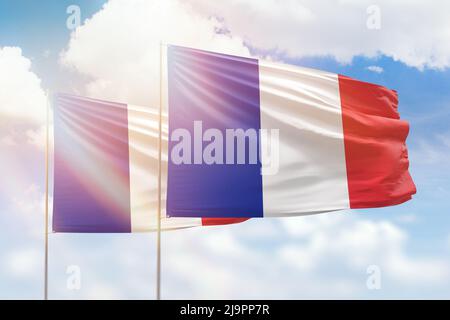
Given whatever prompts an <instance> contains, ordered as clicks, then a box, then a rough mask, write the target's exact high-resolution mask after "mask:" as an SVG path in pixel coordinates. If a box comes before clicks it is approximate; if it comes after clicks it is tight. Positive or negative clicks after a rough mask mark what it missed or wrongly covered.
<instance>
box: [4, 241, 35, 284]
mask: <svg viewBox="0 0 450 320" xmlns="http://www.w3.org/2000/svg"><path fill="white" fill-rule="evenodd" d="M2 261H3V267H4V270H5V272H7V273H8V274H9V275H11V276H13V277H17V278H32V277H35V276H36V275H37V274H38V273H39V271H41V270H42V268H41V266H40V263H41V262H42V255H41V252H40V250H38V249H37V248H22V249H19V248H15V250H13V251H10V252H9V253H8V254H7V255H6V256H5V257H3V259H2ZM41 272H42V271H41Z"/></svg>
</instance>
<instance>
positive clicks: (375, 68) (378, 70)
mask: <svg viewBox="0 0 450 320" xmlns="http://www.w3.org/2000/svg"><path fill="white" fill-rule="evenodd" d="M366 69H367V70H369V71H372V72H375V73H383V72H384V69H383V68H382V67H380V66H368V67H367V68H366Z"/></svg>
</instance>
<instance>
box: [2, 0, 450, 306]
mask: <svg viewBox="0 0 450 320" xmlns="http://www.w3.org/2000/svg"><path fill="white" fill-rule="evenodd" d="M105 2H107V1H92V0H90V1H88V0H86V1H73V0H71V1H65V0H64V1H58V2H55V1H50V0H43V1H39V2H36V1H31V0H30V1H25V0H22V1H8V0H0V49H2V48H5V47H19V48H21V50H22V51H21V57H23V58H26V59H28V60H29V61H30V63H31V65H30V69H29V72H31V73H33V74H35V76H37V77H38V78H39V79H40V80H41V82H40V84H39V88H38V89H40V90H42V91H45V90H52V91H68V92H76V93H81V94H85V95H95V96H98V97H102V98H105V99H115V100H118V101H127V102H128V101H130V102H135V101H136V102H140V103H142V102H143V103H147V102H149V101H150V102H151V101H153V100H152V99H153V96H152V92H153V91H152V90H153V89H152V90H150V91H151V92H150V93H149V94H148V96H147V95H146V91H145V86H147V85H148V87H150V85H151V84H152V83H153V82H152V81H153V80H154V79H155V78H154V75H153V73H154V70H153V69H152V68H153V65H152V64H149V65H147V63H146V62H145V61H141V60H140V58H142V56H137V57H133V58H130V57H128V56H130V52H131V53H132V54H133V52H137V51H139V52H148V53H149V57H152V52H153V51H152V50H153V49H152V47H151V46H150V45H149V46H146V44H145V41H146V39H148V41H149V42H151V41H153V40H154V39H156V38H158V36H159V32H160V33H161V37H166V38H167V39H168V41H173V42H176V43H178V42H183V43H186V44H190V45H192V46H198V47H206V48H211V49H215V50H218V51H220V50H222V49H223V50H228V49H229V50H231V52H233V53H243V54H244V53H245V51H247V52H251V53H253V54H254V55H264V56H266V55H269V56H270V57H271V58H274V59H277V60H282V61H283V62H285V63H290V64H295V65H299V66H307V67H312V68H317V69H322V70H327V71H331V72H335V73H340V74H345V75H347V76H350V77H354V78H357V79H360V80H363V81H368V82H374V83H378V84H381V85H385V86H387V87H389V88H393V89H395V90H397V91H398V94H399V99H400V105H399V110H400V113H401V115H402V118H404V119H405V120H407V121H409V122H410V125H411V132H410V135H409V137H408V141H407V144H408V148H409V155H410V161H411V168H410V171H411V174H412V176H413V178H414V181H415V183H416V185H417V189H418V193H417V195H416V196H415V197H414V199H413V200H412V201H410V202H408V203H405V204H403V205H400V206H396V207H390V208H383V209H373V210H361V211H352V212H345V213H335V214H332V215H330V214H327V215H322V216H320V217H319V216H317V217H301V218H295V219H291V218H290V219H277V220H275V219H273V220H270V219H269V220H257V221H251V222H247V223H244V224H241V225H235V226H229V227H219V228H210V229H207V230H204V229H197V230H187V231H179V232H171V233H167V234H164V236H163V241H164V247H163V249H164V251H163V257H164V263H163V270H164V274H163V276H164V278H163V296H164V297H167V298H191V297H192V298H209V297H217V298H234V297H235V298H246V297H250V298H254V297H256V298H293V299H295V298H403V297H405V298H449V297H450V286H449V284H450V275H449V274H448V271H450V270H448V271H447V269H448V268H449V267H450V228H449V226H450V216H449V212H450V206H449V204H448V198H449V196H450V172H449V170H448V162H449V161H450V130H449V126H448V123H449V122H450V90H448V88H450V69H449V67H450V66H449V65H447V62H446V61H447V59H448V60H449V61H450V58H447V56H449V57H450V50H447V48H446V47H439V46H440V45H442V46H444V44H442V43H443V41H439V40H442V39H440V38H436V37H435V36H433V37H431V36H430V39H428V40H429V41H428V42H427V41H424V42H421V41H419V37H420V34H419V33H420V32H418V33H417V35H416V37H417V38H414V37H415V35H414V32H413V31H411V32H408V30H409V29H408V27H409V25H408V22H400V23H399V25H398V26H397V27H393V26H392V25H391V24H390V22H389V21H390V19H391V18H390V14H392V13H395V14H396V15H401V14H404V15H407V14H408V13H410V12H415V11H414V10H417V12H424V15H426V14H428V13H430V12H434V11H433V10H434V9H433V8H432V7H430V5H429V4H427V2H425V1H424V2H423V3H421V4H420V5H417V6H415V5H412V6H411V7H408V8H406V9H405V10H403V11H402V8H400V7H398V6H395V5H390V4H388V2H386V3H385V2H384V1H381V3H380V7H381V9H382V12H385V13H383V14H384V15H385V16H386V24H387V27H386V28H385V29H384V27H382V29H381V31H380V33H379V34H375V32H377V31H371V32H372V33H370V35H369V36H365V35H366V33H365V32H366V31H364V32H360V33H358V32H359V31H358V29H357V28H356V29H355V28H354V26H351V21H353V20H352V19H354V20H355V21H356V20H357V24H358V25H359V24H361V22H360V21H359V20H358V19H360V18H358V17H359V16H358V15H357V14H355V12H357V10H359V9H361V10H362V11H361V17H362V18H361V19H363V20H362V21H363V22H364V19H365V18H366V12H365V6H364V5H362V4H361V6H359V5H355V6H354V7H353V6H352V4H341V5H339V4H337V3H334V2H331V3H332V4H331V6H332V7H336V8H335V9H336V10H337V11H338V12H340V13H345V14H347V12H348V14H349V16H348V17H347V16H344V17H339V16H338V17H336V18H335V19H336V20H330V19H328V20H327V19H326V18H327V16H326V15H327V9H326V8H323V10H322V11H320V10H319V9H320V8H318V7H316V6H318V5H313V4H311V3H309V2H308V1H306V2H305V5H304V6H302V7H298V8H297V7H296V8H294V9H295V10H293V8H291V7H287V8H285V9H286V10H288V11H291V12H294V13H293V15H295V14H298V15H300V16H301V17H302V19H303V20H296V19H294V18H295V17H294V18H292V17H291V16H288V17H287V18H286V19H283V21H278V20H277V19H279V17H278V16H277V14H278V13H279V12H281V13H279V14H280V15H282V14H283V11H282V10H284V9H283V8H278V9H279V10H278V11H274V13H273V16H265V15H269V14H271V13H270V12H271V10H262V9H261V10H260V11H258V10H256V11H255V12H256V13H255V12H254V17H255V23H257V22H258V19H263V21H272V23H273V25H277V26H278V27H279V32H280V34H277V32H276V31H277V30H275V31H274V30H273V29H277V28H275V27H273V28H270V29H271V30H269V31H268V32H266V33H265V36H264V37H263V36H261V37H259V35H258V34H256V35H255V32H254V31H253V29H252V28H251V26H249V25H247V24H246V23H245V22H243V21H242V20H239V15H241V14H245V12H244V13H243V12H242V11H245V10H244V9H243V10H239V7H236V8H232V7H227V6H226V5H225V4H223V5H222V4H221V5H217V6H215V5H211V6H210V5H209V4H208V3H207V1H202V0H195V1H192V6H187V5H179V4H177V3H176V2H175V1H168V3H170V5H169V4H167V5H163V6H162V8H159V7H158V6H157V5H153V4H150V2H151V1H148V2H147V3H146V2H145V1H143V2H142V1H139V0H136V1H133V2H132V4H131V2H129V3H128V4H127V2H126V1H125V2H124V1H121V0H112V1H110V2H114V3H113V4H112V5H110V6H108V8H106V9H103V10H102V5H103V3H105ZM240 2H243V3H244V2H245V1H244V0H242V1H240ZM240 2H239V1H237V3H240ZM152 3H153V2H152ZM72 4H77V5H79V6H80V8H81V14H82V20H83V21H84V20H85V19H87V18H91V17H93V15H94V14H95V13H96V12H100V14H99V16H94V17H93V19H92V21H90V22H87V23H83V25H82V26H81V28H80V29H81V30H79V33H77V37H75V36H74V35H73V34H71V31H70V30H68V29H67V28H66V27H65V24H66V19H67V14H66V8H67V7H68V6H69V5H72ZM271 5H272V2H271V1H270V0H268V1H265V2H264V6H266V7H268V8H270V6H271ZM133 6H135V7H136V8H135V9H134V8H133ZM308 6H310V7H308ZM143 8H144V9H148V16H146V15H145V14H144V13H142V12H143V10H142V9H143ZM330 10H331V9H330ZM441 11H442V10H441ZM317 12H319V13H320V14H317V15H315V14H316V13H317ZM321 14H322V15H324V16H323V18H322V19H323V20H321V17H322V16H321ZM133 15H135V16H136V19H135V21H133V20H131V19H130V16H131V17H133ZM311 15H312V16H314V17H316V18H315V19H309V18H308V17H309V16H311ZM211 17H212V18H214V17H215V18H217V20H215V21H211V19H212V18H211ZM382 17H383V16H382ZM127 19H130V20H127ZM189 19H192V20H189ZM264 19H265V20H264ZM289 19H291V20H292V21H290V20H289ZM308 19H309V20H308ZM346 19H347V20H346ZM405 20H407V19H405ZM165 21H169V22H171V24H170V26H167V25H165V23H166V22H165ZM277 21H278V22H279V24H276V23H277ZM303 21H306V22H303ZM339 21H350V22H348V24H349V25H350V26H349V27H348V28H349V29H346V28H347V27H346V26H342V25H341V24H340V23H339ZM382 21H383V20H382ZM402 21H403V20H402ZM439 21H440V20H439V17H437V18H436V22H435V23H433V25H432V26H428V25H427V26H425V25H423V26H422V27H423V29H425V30H428V29H427V28H438V27H439V25H438V22H439ZM443 21H446V20H445V19H443ZM283 23H285V24H286V26H287V27H286V28H282V26H283ZM402 23H404V24H403V25H402ZM419 23H423V24H425V22H419ZM342 24H343V25H345V23H342ZM435 24H436V25H435ZM218 25H219V26H221V27H222V28H223V29H222V30H227V32H225V34H222V35H220V36H219V35H215V34H214V33H215V32H217V30H218V29H217V26H218ZM430 25H431V23H430ZM162 26H163V27H162ZM183 26H184V27H183ZM296 26H298V28H297V27H296ZM382 26H383V24H382ZM209 27H210V29H211V30H209V29H208V28H209ZM334 27H335V28H336V29H339V28H344V30H346V31H347V32H348V33H347V35H346V38H339V36H338V35H337V36H336V37H337V38H338V39H340V42H334V41H329V40H330V39H332V36H333V33H332V32H333V30H332V29H333V28H334ZM390 27H391V28H393V29H389V28H390ZM325 28H326V30H325ZM386 29H387V30H386ZM168 30H169V31H168ZM170 30H173V31H174V32H171V31H170ZM203 30H205V31H203ZM287 30H289V31H287ZM299 30H303V31H304V32H306V31H309V32H311V33H315V34H316V36H317V38H320V37H321V36H323V38H324V39H323V42H320V41H318V45H317V47H314V46H313V45H312V44H311V45H309V43H311V41H310V42H309V43H307V42H305V43H304V45H302V44H298V43H297V42H295V41H291V42H289V41H284V42H283V39H294V40H295V39H296V34H298V32H299ZM320 30H323V31H324V32H323V33H321V32H319V31H320ZM330 30H331V31H330ZM349 30H350V31H349ZM431 30H433V29H431ZM122 31H123V32H122ZM130 31H131V32H130ZM77 32H78V31H77ZM222 33H223V32H222ZM261 33H264V30H263V31H261ZM411 33H412V34H411ZM390 35H392V37H393V38H394V37H395V38H396V39H399V40H398V41H402V39H403V41H404V42H402V44H403V46H401V48H400V49H399V48H398V47H396V46H393V45H392V44H391V43H390V42H389V41H387V40H386V39H387V38H388V37H390ZM363 36H364V37H373V41H371V42H370V41H365V40H362V39H365V38H364V37H363ZM327 37H330V38H327ZM362 37H363V38H362ZM402 37H403V38H402ZM347 38H348V39H349V40H346V39H347ZM71 39H72V40H71ZM211 39H213V40H211ZM306 40H308V39H306ZM415 40H417V41H415ZM448 40H449V39H448ZM301 41H304V40H301ZM301 41H300V40H299V41H298V42H301ZM345 41H348V42H345ZM359 41H360V42H359ZM447 42H448V41H447ZM354 43H357V44H355V45H354ZM208 46H209V47H208ZM308 46H310V47H308ZM359 46H360V47H359ZM126 47H128V49H127V48H126ZM307 47H308V48H307ZM430 47H431V48H433V50H435V51H432V52H431V53H428V51H427V50H428V48H430ZM146 50H148V51H146ZM396 50H397V51H396ZM408 50H409V51H408ZM311 52H316V53H317V54H311ZM102 55H103V56H102ZM127 55H128V56H127ZM1 57H2V56H1V55H0V59H1ZM349 57H350V59H349ZM427 59H428V60H427ZM125 65H126V66H127V68H126V69H125V67H123V69H121V68H122V66H125ZM1 66H2V64H1V63H0V68H1ZM370 66H377V67H380V68H382V69H380V70H382V72H380V73H377V72H373V71H370V70H369V69H368V67H370ZM130 70H131V71H130ZM136 70H138V71H139V70H142V72H141V73H139V74H138V75H136V74H137V73H134V74H133V72H134V71H136ZM144 71H148V72H149V77H148V78H149V80H148V81H149V82H145V81H147V80H144V82H138V80H139V79H141V78H142V77H143V75H142V73H143V72H144ZM0 72H2V70H1V69H0ZM128 72H130V74H131V75H128ZM27 76H29V74H27ZM130 77H131V78H130ZM122 78H124V79H122ZM134 78H136V83H134V82H133V81H134ZM130 79H131V80H130ZM124 80H127V81H124ZM149 84H150V85H149ZM142 88H143V89H142ZM25 89H26V88H24V90H25ZM1 92H2V91H1V90H0V93H1ZM22 95H27V93H26V92H22V93H18V97H20V96H22ZM0 101H1V100H0ZM1 107H2V106H0V108H1ZM29 107H30V108H33V105H31V106H29ZM26 111H27V112H30V113H31V112H32V111H31V110H26ZM1 117H2V118H3V119H2V122H0V124H2V126H4V127H3V128H2V130H1V131H0V133H1V134H2V138H5V139H3V140H5V141H6V138H8V139H9V138H10V136H12V139H13V141H16V142H18V144H19V145H20V146H17V144H16V145H14V144H0V150H1V151H2V152H1V157H2V159H1V164H2V167H3V168H2V170H0V173H1V174H2V175H3V176H4V177H6V181H8V182H12V183H10V184H11V186H9V185H8V186H9V187H4V188H0V222H1V223H0V257H1V258H0V261H1V262H0V264H1V265H0V297H1V298H36V299H39V298H41V296H42V278H41V274H42V261H43V260H42V259H43V257H42V249H43V243H42V240H43V238H42V234H41V233H40V232H41V230H42V228H41V227H42V226H43V224H42V223H43V221H42V214H43V213H42V212H40V210H42V191H43V186H44V179H43V177H44V175H43V171H42V169H43V163H44V162H43V159H44V158H43V149H42V148H41V147H39V146H37V145H36V144H27V143H28V142H26V141H25V140H23V139H25V138H24V136H28V133H27V132H30V131H29V130H31V132H36V133H38V132H39V128H40V126H41V125H42V123H40V122H39V121H38V120H36V121H35V119H32V120H30V119H27V120H26V121H25V120H24V117H23V116H20V117H19V116H15V115H14V114H12V113H11V112H9V113H5V112H3V111H2V113H1ZM22 131H23V132H22ZM14 135H15V136H14ZM21 139H22V140H21ZM8 141H10V140H8ZM352 234H355V238H354V239H353V238H351V235H352ZM358 237H359V238H358ZM320 239H325V241H329V245H328V246H326V245H323V246H322V245H319V243H321V240H320ZM333 239H338V240H337V244H332V242H333ZM339 239H340V240H339ZM352 239H353V240H352ZM316 240H317V242H316ZM359 240H360V241H361V244H356V243H354V242H358V241H359ZM339 241H341V242H342V243H341V242H339ZM154 246H155V243H154V235H151V234H141V235H50V251H51V258H50V264H51V267H50V277H51V281H50V297H51V298H102V297H112V298H142V299H145V298H152V297H153V294H154V293H153V285H154V282H153V276H154V271H155V270H154V266H155V262H154V258H155V256H154ZM365 246H367V247H365ZM383 251H385V252H383ZM386 252H387V253H386ZM358 257H361V259H357V258H358ZM302 259H305V260H307V261H304V260H302ZM353 260H355V261H353ZM371 264H375V265H379V266H380V268H381V271H382V275H383V278H382V279H383V287H382V289H380V290H375V291H373V290H368V289H367V288H366V285H365V282H366V278H367V276H368V275H367V272H366V268H367V266H368V265H371ZM68 265H79V266H80V267H81V270H82V279H83V280H82V281H83V286H82V289H81V290H79V291H70V290H68V289H67V288H66V286H65V282H66V280H67V274H66V268H67V266H68ZM384 270H385V271H384ZM421 270H423V274H422V273H420V272H421ZM199 273H200V274H199ZM281 274H283V276H277V275H281ZM419 278H421V279H419Z"/></svg>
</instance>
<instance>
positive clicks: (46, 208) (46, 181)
mask: <svg viewBox="0 0 450 320" xmlns="http://www.w3.org/2000/svg"><path fill="white" fill-rule="evenodd" d="M49 117H50V93H49V91H47V108H46V129H45V253H44V256H45V257H44V259H45V260H44V300H48V175H49V172H48V171H49V170H48V161H49V126H50V124H49V122H50V121H49Z"/></svg>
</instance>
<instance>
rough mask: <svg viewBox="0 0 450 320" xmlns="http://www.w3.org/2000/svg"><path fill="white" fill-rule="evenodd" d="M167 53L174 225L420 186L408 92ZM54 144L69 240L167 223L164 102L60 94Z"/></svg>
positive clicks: (279, 213) (56, 217)
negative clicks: (402, 100) (403, 112)
mask: <svg viewBox="0 0 450 320" xmlns="http://www.w3.org/2000/svg"><path fill="white" fill-rule="evenodd" d="M164 51H165V52H164V55H163V56H164V60H165V61H164V63H163V68H162V79H161V81H162V89H163V90H162V101H163V105H162V110H163V113H162V161H161V165H162V167H161V168H162V180H161V183H162V186H161V188H162V189H161V193H162V204H163V206H162V229H163V230H169V229H177V228H185V227H193V226H202V225H217V224H228V223H236V222H241V221H244V220H246V219H248V218H253V217H283V216H298V215H305V214H313V213H320V212H327V211H334V210H343V209H349V208H355V209H356V208H373V207H383V206H391V205H397V204H400V203H403V202H405V201H407V200H409V199H411V197H412V195H413V194H414V193H415V192H416V189H415V186H414V183H413V181H412V179H411V176H410V174H409V172H408V167H409V161H408V154H407V149H406V145H405V141H406V138H407V135H408V131H409V125H408V123H407V122H405V121H403V120H400V116H399V113H398V111H397V105H398V98H397V93H396V92H395V91H393V90H389V89H387V88H385V87H382V86H378V85H374V84H369V83H365V82H361V81H357V80H354V79H350V78H348V77H345V76H341V75H337V74H332V73H328V72H324V71H318V70H311V69H305V68H299V67H294V66H289V65H283V64H277V63H272V62H267V61H261V60H257V59H250V58H243V57H236V56H230V55H225V54H219V53H213V52H207V51H201V50H196V49H190V48H184V47H178V46H167V47H165V50H164ZM230 132H234V134H235V135H234V136H233V135H229V133H230ZM252 132H257V133H258V134H256V135H252V134H251V133H252ZM237 133H239V134H241V135H240V136H239V135H238V134H237ZM264 133H265V134H264ZM242 134H243V135H242ZM54 136H55V138H54V139H55V141H54V144H55V145H54V192H53V230H54V231H55V232H78V233H83V232H99V233H102V232H109V233H110V232H141V231H151V230H155V229H156V225H157V203H158V189H157V188H158V160H159V159H158V140H159V107H155V106H153V107H142V106H135V105H129V104H122V103H114V102H107V101H101V100H96V99H90V98H85V97H78V96H73V95H66V94H60V95H57V96H56V97H55V99H54ZM230 137H232V139H229V138H230ZM239 137H240V138H241V140H239ZM240 143H241V145H240ZM229 146H231V147H229ZM239 146H241V147H242V146H244V153H243V154H240V149H239ZM254 146H256V148H254ZM228 147H229V148H228ZM255 150H256V156H255ZM230 151H232V152H231V155H230ZM255 159H256V160H255Z"/></svg>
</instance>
